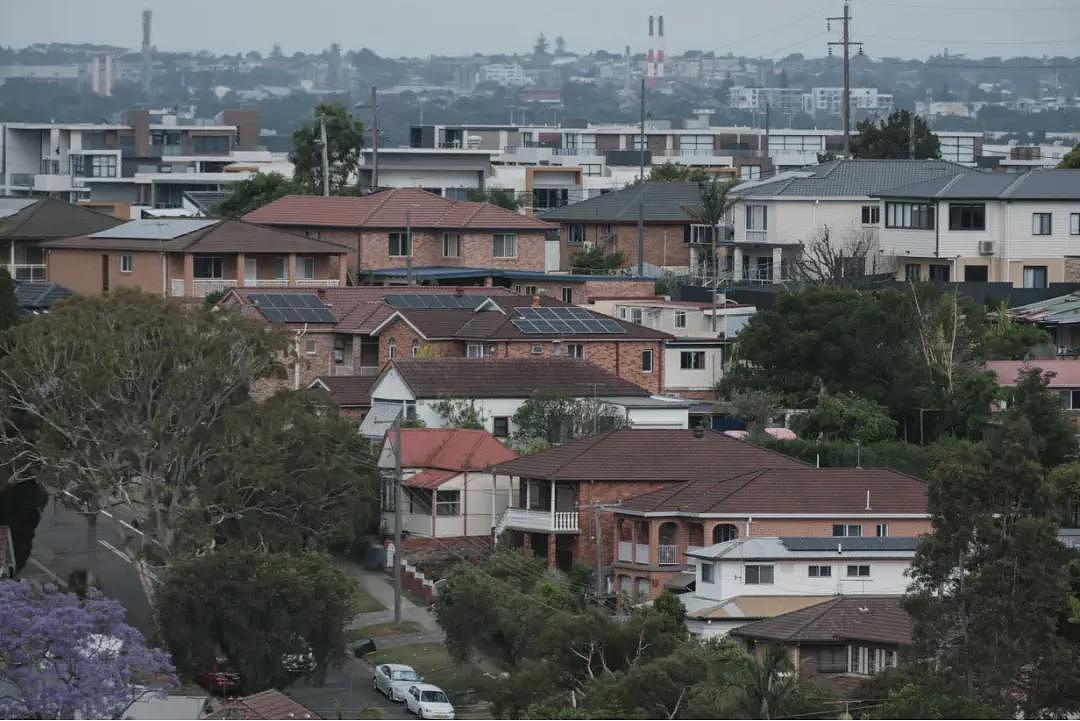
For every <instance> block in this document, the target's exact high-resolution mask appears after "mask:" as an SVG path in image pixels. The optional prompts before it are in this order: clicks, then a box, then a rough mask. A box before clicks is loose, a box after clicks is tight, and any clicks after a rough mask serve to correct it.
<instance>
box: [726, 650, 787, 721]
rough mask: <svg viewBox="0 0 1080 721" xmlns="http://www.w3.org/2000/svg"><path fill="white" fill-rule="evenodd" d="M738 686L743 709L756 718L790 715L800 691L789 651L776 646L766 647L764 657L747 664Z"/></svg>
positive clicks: (740, 704)
mask: <svg viewBox="0 0 1080 721" xmlns="http://www.w3.org/2000/svg"><path fill="white" fill-rule="evenodd" d="M737 685H738V688H739V694H738V699H739V707H740V708H741V709H742V710H743V712H744V713H745V714H746V715H747V716H748V717H749V718H752V719H771V718H774V717H775V716H777V715H782V714H784V713H786V712H787V710H788V707H789V706H790V704H791V701H792V699H793V698H794V697H795V696H796V695H797V693H798V689H799V686H798V682H797V681H796V678H795V674H794V668H793V667H792V664H791V659H790V658H789V657H788V655H787V651H786V650H784V649H783V648H781V647H780V646H774V645H769V646H766V648H765V653H764V654H763V655H762V656H761V657H760V658H757V657H754V658H753V659H752V660H751V661H750V663H748V664H746V665H745V667H744V670H743V673H742V678H741V679H740V681H739V683H738V684H737Z"/></svg>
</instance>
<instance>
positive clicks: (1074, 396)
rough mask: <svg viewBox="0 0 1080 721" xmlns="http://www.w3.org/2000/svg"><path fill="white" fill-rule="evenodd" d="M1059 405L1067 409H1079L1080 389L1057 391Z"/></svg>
mask: <svg viewBox="0 0 1080 721" xmlns="http://www.w3.org/2000/svg"><path fill="white" fill-rule="evenodd" d="M1058 392H1059V393H1060V394H1061V405H1062V407H1063V408H1064V409H1065V410H1067V411H1075V410H1080V391H1058Z"/></svg>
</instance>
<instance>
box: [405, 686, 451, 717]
mask: <svg viewBox="0 0 1080 721" xmlns="http://www.w3.org/2000/svg"><path fill="white" fill-rule="evenodd" d="M405 706H406V707H408V709H409V711H410V712H411V713H414V714H416V715H417V716H419V717H420V718H422V719H452V718H454V706H453V704H451V703H450V697H449V696H447V695H446V692H445V691H443V690H442V689H441V688H439V687H438V686H432V685H431V684H430V683H418V684H414V685H412V686H410V687H409V690H408V692H406V694H405Z"/></svg>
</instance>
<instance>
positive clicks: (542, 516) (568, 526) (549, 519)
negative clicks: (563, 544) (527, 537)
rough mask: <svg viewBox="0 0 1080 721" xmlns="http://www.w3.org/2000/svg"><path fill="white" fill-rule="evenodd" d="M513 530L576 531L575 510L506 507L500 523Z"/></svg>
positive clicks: (541, 531) (576, 517) (576, 519)
mask: <svg viewBox="0 0 1080 721" xmlns="http://www.w3.org/2000/svg"><path fill="white" fill-rule="evenodd" d="M501 525H503V526H504V527H505V528H510V529H513V530H515V531H535V532H540V533H577V532H578V512H577V511H554V512H552V511H527V510H525V509H524V508H507V509H506V515H505V516H504V518H503V521H502V524H501Z"/></svg>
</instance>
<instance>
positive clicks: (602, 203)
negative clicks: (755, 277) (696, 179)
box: [537, 183, 701, 223]
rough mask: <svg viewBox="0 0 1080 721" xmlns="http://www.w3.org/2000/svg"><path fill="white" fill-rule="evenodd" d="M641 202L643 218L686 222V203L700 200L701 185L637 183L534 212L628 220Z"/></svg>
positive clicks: (555, 218) (547, 216) (559, 217)
mask: <svg viewBox="0 0 1080 721" xmlns="http://www.w3.org/2000/svg"><path fill="white" fill-rule="evenodd" d="M641 202H643V203H644V205H645V220H646V221H650V222H670V223H687V222H690V221H691V218H690V216H689V215H688V214H687V213H686V207H687V206H693V205H697V204H698V203H700V202H701V187H700V184H699V183H638V184H637V185H631V186H630V187H627V188H623V189H622V190H616V191H614V192H611V193H604V194H603V195H598V196H596V197H595V198H589V199H588V200H583V201H581V202H580V203H574V204H573V205H565V206H563V207H561V208H555V209H554V210H549V211H548V212H546V213H538V214H537V217H538V218H542V219H543V220H547V221H550V222H559V221H578V222H589V221H592V222H594V223H604V222H616V223H619V222H632V221H636V220H637V217H638V204H639V203H641Z"/></svg>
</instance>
